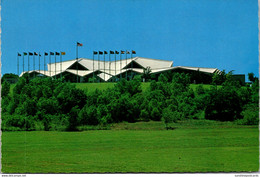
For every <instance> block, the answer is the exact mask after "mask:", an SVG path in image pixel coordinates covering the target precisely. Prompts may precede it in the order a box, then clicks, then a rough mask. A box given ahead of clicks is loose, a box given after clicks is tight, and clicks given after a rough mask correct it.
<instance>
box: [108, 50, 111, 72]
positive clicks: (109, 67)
mask: <svg viewBox="0 0 260 177" xmlns="http://www.w3.org/2000/svg"><path fill="white" fill-rule="evenodd" d="M110 66H111V63H110V50H109V69H108V73H109V75H111V74H110V70H111V68H110Z"/></svg>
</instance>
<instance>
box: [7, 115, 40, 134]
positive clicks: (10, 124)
mask: <svg viewBox="0 0 260 177" xmlns="http://www.w3.org/2000/svg"><path fill="white" fill-rule="evenodd" d="M33 119H34V118H33V117H32V116H24V115H9V114H2V130H3V131H10V130H27V131H31V130H35V126H34V120H33Z"/></svg>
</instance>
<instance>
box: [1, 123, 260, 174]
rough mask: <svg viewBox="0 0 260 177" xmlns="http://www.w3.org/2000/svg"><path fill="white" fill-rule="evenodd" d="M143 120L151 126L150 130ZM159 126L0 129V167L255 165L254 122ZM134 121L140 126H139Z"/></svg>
mask: <svg viewBox="0 0 260 177" xmlns="http://www.w3.org/2000/svg"><path fill="white" fill-rule="evenodd" d="M145 125H146V126H147V127H153V128H154V129H157V130H150V129H149V128H147V127H145ZM182 125H184V124H182ZM192 125H195V124H194V123H193V124H192ZM227 125H228V124H227ZM162 126H163V124H162V123H160V122H159V123H156V122H150V123H135V124H129V123H121V124H117V125H114V126H113V127H112V129H111V130H99V131H83V132H44V131H42V132H40V131H39V132H3V133H2V171H3V172H4V173H18V172H19V173H93V172H96V173H105V172H113V173H115V172H223V171H224V172H235V171H236V172H239V171H258V167H259V161H258V157H259V143H258V128H257V127H256V126H255V127H250V126H247V127H246V126H245V127H242V126H241V127H230V126H223V125H219V126H216V127H212V128H206V127H205V126H204V125H203V126H201V127H200V126H197V127H199V128H195V126H190V127H188V128H184V127H181V126H179V128H176V129H175V130H168V131H167V130H163V129H162V130H160V129H158V128H160V127H162ZM125 127H128V128H125ZM136 127H143V130H142V129H140V128H136ZM123 129H128V130H123Z"/></svg>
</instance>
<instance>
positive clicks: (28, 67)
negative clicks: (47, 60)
mask: <svg viewBox="0 0 260 177" xmlns="http://www.w3.org/2000/svg"><path fill="white" fill-rule="evenodd" d="M29 56H30V52H28V75H29V71H30V61H29V60H30V59H29Z"/></svg>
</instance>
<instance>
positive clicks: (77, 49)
mask: <svg viewBox="0 0 260 177" xmlns="http://www.w3.org/2000/svg"><path fill="white" fill-rule="evenodd" d="M76 62H77V83H78V82H79V76H78V43H77V45H76Z"/></svg>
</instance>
